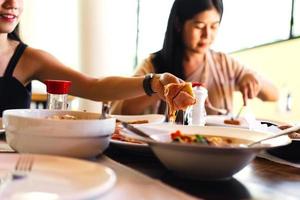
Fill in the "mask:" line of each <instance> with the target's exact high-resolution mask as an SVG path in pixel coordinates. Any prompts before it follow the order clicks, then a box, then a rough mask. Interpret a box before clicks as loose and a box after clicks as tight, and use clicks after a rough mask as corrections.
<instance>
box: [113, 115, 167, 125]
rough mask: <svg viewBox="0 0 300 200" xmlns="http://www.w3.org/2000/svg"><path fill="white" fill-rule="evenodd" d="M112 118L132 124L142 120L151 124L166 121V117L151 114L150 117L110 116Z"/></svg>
mask: <svg viewBox="0 0 300 200" xmlns="http://www.w3.org/2000/svg"><path fill="white" fill-rule="evenodd" d="M110 117H113V118H116V119H118V120H120V121H125V122H132V121H140V120H148V123H149V124H158V123H163V122H164V121H165V120H166V117H165V116H164V115H160V114H149V115H110Z"/></svg>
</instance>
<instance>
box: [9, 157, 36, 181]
mask: <svg viewBox="0 0 300 200" xmlns="http://www.w3.org/2000/svg"><path fill="white" fill-rule="evenodd" d="M32 165H33V157H32V156H30V155H20V156H19V158H18V160H17V163H16V165H15V168H14V171H13V172H12V174H11V178H12V180H19V179H22V178H25V177H26V176H27V175H28V173H30V171H31V169H32Z"/></svg>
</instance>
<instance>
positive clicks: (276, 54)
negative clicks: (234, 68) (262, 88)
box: [232, 39, 300, 122]
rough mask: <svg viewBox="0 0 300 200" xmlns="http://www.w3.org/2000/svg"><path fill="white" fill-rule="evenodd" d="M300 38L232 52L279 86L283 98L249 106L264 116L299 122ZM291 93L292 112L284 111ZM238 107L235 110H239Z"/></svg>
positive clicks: (239, 101) (256, 101) (257, 102)
mask: <svg viewBox="0 0 300 200" xmlns="http://www.w3.org/2000/svg"><path fill="white" fill-rule="evenodd" d="M299 50H300V39H294V40H289V41H285V42H280V43H275V44H271V45H266V46H262V47H257V48H253V49H249V50H244V51H240V52H237V53H233V54H232V55H233V56H234V57H235V58H237V59H239V60H240V61H241V62H242V63H244V64H246V65H248V67H251V68H253V69H255V70H256V71H258V72H259V73H261V74H262V75H263V76H265V77H267V78H269V79H270V80H271V81H273V82H274V84H275V85H276V86H277V87H278V88H279V90H280V93H281V99H280V100H279V101H278V102H275V103H270V102H262V101H260V100H258V99H255V100H252V101H251V102H250V106H249V107H250V108H251V110H253V112H254V113H255V114H256V116H258V117H261V118H268V119H274V120H281V121H282V120H283V121H291V122H295V121H300V104H299V103H298V102H300V93H299V89H298V87H299V86H300V77H299V74H298V72H299V68H300V57H299ZM288 92H290V93H291V97H292V105H291V108H292V111H290V112H287V111H285V109H284V108H285V100H286V95H287V93H288ZM240 98H241V97H240V96H239V95H238V94H236V95H235V105H241V100H240ZM238 108H239V106H236V107H235V109H238Z"/></svg>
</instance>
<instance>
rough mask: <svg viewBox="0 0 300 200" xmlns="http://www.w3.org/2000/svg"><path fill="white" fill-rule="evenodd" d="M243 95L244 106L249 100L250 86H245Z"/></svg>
mask: <svg viewBox="0 0 300 200" xmlns="http://www.w3.org/2000/svg"><path fill="white" fill-rule="evenodd" d="M242 95H243V103H244V106H247V100H248V88H247V87H245V88H244V89H243V90H242Z"/></svg>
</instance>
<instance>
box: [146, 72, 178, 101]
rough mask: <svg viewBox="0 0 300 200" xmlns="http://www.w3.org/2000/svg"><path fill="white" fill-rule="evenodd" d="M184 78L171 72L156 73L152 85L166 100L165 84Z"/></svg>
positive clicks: (160, 96)
mask: <svg viewBox="0 0 300 200" xmlns="http://www.w3.org/2000/svg"><path fill="white" fill-rule="evenodd" d="M181 81H182V80H181V79H179V78H177V77H176V76H174V75H172V74H170V73H163V74H155V75H154V78H153V80H152V82H151V87H152V90H153V91H154V92H156V93H157V95H158V96H159V98H160V99H162V100H165V95H164V93H165V91H164V86H165V85H168V84H170V83H180V82H181Z"/></svg>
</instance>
